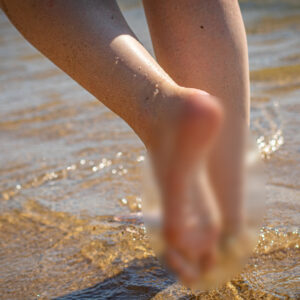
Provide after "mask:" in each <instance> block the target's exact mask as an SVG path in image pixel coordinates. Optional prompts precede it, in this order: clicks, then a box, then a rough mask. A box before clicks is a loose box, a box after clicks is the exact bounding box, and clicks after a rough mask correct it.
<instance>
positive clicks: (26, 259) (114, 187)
mask: <svg viewBox="0 0 300 300" xmlns="http://www.w3.org/2000/svg"><path fill="white" fill-rule="evenodd" d="M120 3H121V5H122V8H123V9H124V13H125V16H126V18H127V19H128V21H129V23H130V24H131V25H132V26H133V28H134V30H135V31H136V34H137V35H138V37H139V38H140V39H141V41H142V42H143V44H144V45H145V46H146V47H147V48H148V49H149V50H150V51H152V50H151V46H150V38H149V34H148V31H147V29H146V26H145V18H144V15H143V12H142V8H141V3H140V2H135V1H120ZM241 8H242V12H243V15H244V18H245V23H246V27H247V33H248V42H249V55H250V68H251V80H252V82H251V90H252V105H251V130H252V133H253V135H254V136H255V137H256V138H257V139H258V146H259V148H260V151H261V153H262V155H263V157H264V165H265V168H266V171H267V187H266V189H267V200H266V201H267V212H266V215H265V218H264V224H263V228H262V229H261V233H260V240H259V244H258V246H257V248H256V250H255V252H254V254H253V255H252V257H251V259H250V261H249V263H248V264H247V266H246V267H245V269H244V270H243V272H242V273H241V274H240V275H239V276H238V277H237V278H235V279H234V280H232V281H230V282H228V283H227V284H226V285H225V286H224V287H222V288H220V289H219V290H214V291H211V292H203V293H202V294H200V296H198V298H199V299H299V298H300V259H299V258H300V249H299V246H300V238H299V220H300V203H299V200H300V191H299V190H300V181H299V178H300V134H299V128H300V117H299V112H300V101H299V99H300V39H299V36H300V2H299V1H283V0H282V1H242V2H241ZM116 88H117V87H116ZM0 149H1V151H0V178H1V180H0V299H14V300H17V299H181V300H183V299H196V297H195V296H193V295H192V294H191V292H190V291H188V290H186V289H185V288H184V287H182V286H181V285H179V284H178V283H176V281H175V280H174V278H173V277H172V276H171V275H169V274H168V273H167V272H166V271H165V270H164V269H163V268H162V267H161V266H160V264H159V263H158V261H157V260H156V259H155V256H154V253H153V252H152V250H151V248H150V247H149V244H148V241H147V238H146V236H145V228H144V226H143V224H141V223H140V222H135V219H134V218H133V219H132V220H131V219H128V220H123V221H118V220H117V219H116V218H115V216H117V215H124V214H128V213H130V212H139V211H140V210H141V198H140V197H141V194H142V188H141V185H140V181H141V175H142V174H141V170H142V168H141V165H142V162H143V160H144V155H145V151H144V148H143V146H142V144H141V143H140V142H139V141H138V139H137V138H136V137H135V135H134V134H133V132H132V130H131V129H130V128H129V127H128V126H127V125H126V124H125V123H124V122H123V121H122V120H120V119H119V118H117V117H116V116H115V115H114V114H113V113H111V112H110V111H108V109H106V108H105V107H104V106H103V105H102V104H100V103H99V102H98V101H96V100H95V99H94V98H93V97H91V96H90V95H89V94H88V93H87V92H85V91H84V90H83V89H82V88H81V87H79V86H78V85H77V84H76V83H75V82H73V81H72V80H71V79H70V78H69V77H68V76H66V75H65V74H64V73H62V72H61V71H60V70H59V69H57V68H56V67H55V66H54V65H53V64H52V63H50V62H49V61H48V60H46V59H45V58H44V57H43V56H42V55H40V54H39V53H38V52H37V51H36V50H35V49H34V48H33V47H32V46H30V45H29V44H28V43H27V42H26V41H25V40H24V39H23V38H22V37H21V36H20V34H19V33H18V32H17V31H16V30H15V29H14V28H13V27H12V25H11V24H10V23H9V22H8V20H7V18H6V17H5V16H4V15H3V13H0Z"/></svg>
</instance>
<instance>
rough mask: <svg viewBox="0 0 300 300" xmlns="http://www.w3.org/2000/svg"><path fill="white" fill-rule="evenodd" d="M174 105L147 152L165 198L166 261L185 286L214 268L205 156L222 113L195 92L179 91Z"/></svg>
mask: <svg viewBox="0 0 300 300" xmlns="http://www.w3.org/2000/svg"><path fill="white" fill-rule="evenodd" d="M164 100H165V99H162V101H164ZM173 100H174V105H176V106H177V107H178V109H177V110H176V109H173V108H172V111H171V109H170V111H171V114H172V117H170V118H166V119H165V120H164V123H165V124H164V126H161V127H160V132H159V133H158V139H157V140H156V141H154V142H153V145H152V147H151V149H149V152H150V157H151V160H152V164H153V169H154V173H155V177H156V179H157V183H158V186H159V189H160V193H161V196H162V199H163V211H164V212H163V214H164V220H163V229H164V237H165V241H166V244H167V245H166V246H167V249H166V260H167V262H168V264H169V266H170V267H171V268H172V269H173V270H174V271H175V272H176V273H177V275H178V276H179V278H180V279H181V280H182V281H183V282H185V283H187V284H189V283H191V282H192V281H193V280H195V279H196V277H198V275H199V273H201V272H203V271H204V270H206V269H208V268H210V266H211V265H212V264H213V263H214V258H215V252H216V247H217V243H218V240H219V233H220V215H219V211H218V207H217V205H216V201H215V199H214V195H213V193H212V191H211V189H210V184H209V182H208V180H207V172H206V157H207V154H208V152H209V150H210V146H211V144H212V143H213V141H214V139H215V137H216V135H217V134H218V131H219V128H220V123H221V120H222V110H221V108H220V107H219V105H218V104H217V101H216V100H215V98H214V97H213V96H211V95H209V94H207V93H205V92H202V91H200V90H196V89H187V88H180V89H179V91H178V93H177V94H176V95H175V96H173Z"/></svg>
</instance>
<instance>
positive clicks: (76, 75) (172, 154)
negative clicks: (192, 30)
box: [2, 0, 221, 278]
mask: <svg viewBox="0 0 300 300" xmlns="http://www.w3.org/2000/svg"><path fill="white" fill-rule="evenodd" d="M2 4H3V7H4V10H5V12H6V14H7V15H8V17H9V18H10V20H11V21H12V23H13V24H14V25H15V26H16V27H17V28H18V29H19V30H20V32H21V33H22V34H23V35H24V37H25V38H26V39H27V40H28V41H30V42H31V43H32V44H33V45H34V46H35V47H36V48H38V49H39V50H40V51H41V52H42V53H43V54H44V55H46V56H47V57H48V58H49V59H51V60H52V61H53V62H54V63H55V64H56V65H57V66H59V67H60V68H61V69H62V70H64V71H65V72H66V73H68V74H69V75H70V76H71V77H72V78H73V79H75V80H76V81H77V82H78V83H80V84H81V85H82V86H83V87H84V88H86V89H87V90H88V91H89V92H91V93H92V94H93V95H95V96H96V97H97V98H98V99H99V100H100V101H101V102H103V103H104V104H105V105H106V106H107V107H109V108H110V109H111V110H113V111H114V112H115V113H117V114H118V115H119V116H120V117H121V118H123V119H124V120H125V121H126V122H127V123H128V124H129V125H130V126H131V127H132V128H133V129H134V131H135V132H136V133H137V134H138V136H139V137H140V138H141V140H142V141H143V142H144V144H145V145H146V147H147V149H148V150H149V152H150V154H151V158H152V162H153V164H154V171H155V174H156V176H157V181H158V183H159V186H160V189H161V192H162V195H163V198H164V204H165V205H164V206H165V224H164V226H165V232H166V237H167V241H168V243H169V248H171V249H172V251H173V252H172V253H174V252H177V253H178V252H180V253H181V254H182V255H185V256H186V257H188V259H191V258H193V259H194V260H197V262H199V263H200V264H201V262H203V260H204V258H203V257H204V255H205V256H206V257H207V255H210V254H211V253H213V251H214V248H215V246H216V244H217V239H218V230H219V227H218V224H219V222H218V212H217V208H216V205H215V201H214V199H213V197H212V195H211V193H210V191H209V188H208V185H207V184H206V181H205V177H206V176H205V175H206V173H205V168H204V166H203V165H204V164H205V162H206V156H207V153H208V151H209V145H210V144H211V142H212V141H213V139H214V137H215V136H216V134H217V130H218V128H219V125H220V119H221V109H220V108H219V105H218V104H217V101H215V100H214V98H213V97H212V96H210V95H208V94H205V93H203V92H201V91H199V90H196V89H189V88H184V87H181V86H178V85H177V84H176V83H175V82H174V81H173V80H172V79H171V78H170V77H169V76H168V75H167V74H166V73H165V72H164V71H163V69H162V68H161V67H160V66H159V65H158V64H157V63H156V62H155V60H154V59H153V58H152V57H151V56H150V55H149V54H148V52H147V51H146V50H145V49H144V48H143V46H142V45H141V44H140V43H139V42H138V41H137V39H136V37H135V36H134V34H133V33H132V31H131V30H130V28H129V27H128V25H127V24H126V22H125V20H124V18H123V16H122V14H121V13H120V11H119V8H118V6H117V5H116V3H115V1H113V0H102V1H99V0H90V1H74V0H64V1H55V0H52V1H41V0H26V1H23V0H5V1H2ZM195 199H197V203H196V204H197V205H196V207H194V208H193V209H192V213H189V214H190V215H191V214H192V215H194V216H196V218H194V219H196V222H194V223H193V224H187V220H190V218H186V214H187V212H186V211H185V210H184V209H182V207H183V206H184V205H186V204H187V203H194V202H195V201H194V200H195ZM191 205H192V204H191ZM204 217H205V218H206V223H205V226H203V224H200V223H199V222H198V220H203V219H204ZM170 261H172V260H171V259H170ZM175 261H176V260H175ZM173 262H174V260H173ZM177 262H178V261H177ZM171 264H172V263H171ZM174 266H175V265H174V263H173V267H174ZM177 266H178V264H177ZM174 268H175V267H174ZM177 272H178V273H179V274H180V275H181V276H182V277H184V276H185V275H186V274H187V272H186V271H185V269H184V267H183V266H182V265H181V266H180V267H179V268H177ZM187 277H188V276H186V278H187ZM189 278H190V277H189Z"/></svg>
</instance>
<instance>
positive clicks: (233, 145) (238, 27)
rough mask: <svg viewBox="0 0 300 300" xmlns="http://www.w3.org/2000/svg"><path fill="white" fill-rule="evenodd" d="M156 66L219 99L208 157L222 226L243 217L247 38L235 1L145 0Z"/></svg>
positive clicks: (233, 224) (235, 223)
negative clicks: (217, 128)
mask: <svg viewBox="0 0 300 300" xmlns="http://www.w3.org/2000/svg"><path fill="white" fill-rule="evenodd" d="M144 6H145V10H146V15H147V19H148V23H149V26H150V32H151V36H152V41H153V45H154V49H155V53H156V56H157V59H158V62H159V63H160V65H161V66H162V67H163V68H164V69H165V70H166V71H167V72H168V74H169V75H170V76H171V77H172V78H173V79H174V80H175V81H176V82H177V83H178V84H180V85H184V86H187V87H193V88H199V89H202V90H205V91H207V92H209V93H210V94H212V95H215V96H217V97H218V98H219V99H221V101H222V104H223V107H224V119H225V120H224V127H223V128H222V132H221V134H220V135H219V137H218V141H217V143H216V144H215V146H214V149H213V152H212V153H211V157H210V161H209V164H210V166H209V171H210V178H211V183H212V185H213V187H214V191H215V194H216V196H217V199H218V202H219V204H220V208H221V214H222V217H223V221H224V225H225V227H226V229H227V230H236V229H237V228H239V226H240V225H241V220H242V219H243V201H242V198H243V197H242V193H243V188H242V186H243V179H242V178H243V167H242V166H243V160H244V144H245V137H246V130H247V127H248V122H249V77H248V55H247V41H246V36H245V30H244V25H243V21H242V17H241V13H240V9H239V5H238V1H237V0H210V1H201V0H189V1H184V0H179V1H173V0H164V1H160V0H144Z"/></svg>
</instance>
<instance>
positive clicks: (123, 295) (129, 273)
mask: <svg viewBox="0 0 300 300" xmlns="http://www.w3.org/2000/svg"><path fill="white" fill-rule="evenodd" d="M175 282H176V280H175V278H174V277H173V276H172V275H171V274H170V273H169V272H168V271H166V270H165V269H164V268H162V267H161V265H160V263H159V262H158V261H157V260H156V259H155V258H154V257H150V258H145V259H139V260H138V259H135V260H133V261H132V262H131V263H130V265H129V266H128V267H126V268H125V269H124V270H123V271H121V272H120V273H118V274H117V275H115V276H113V277H110V278H107V279H105V280H103V281H102V282H100V283H98V284H96V285H94V286H92V287H89V288H86V289H82V290H78V291H74V292H72V293H70V294H67V295H64V296H60V297H57V298H55V300H70V299H72V300H73V299H99V300H100V299H101V300H102V299H139V300H148V299H151V298H153V297H154V296H155V295H156V294H158V293H160V292H161V291H163V290H165V289H167V288H168V287H169V286H171V285H172V284H174V283H175ZM180 299H182V300H183V299H191V298H180Z"/></svg>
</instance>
